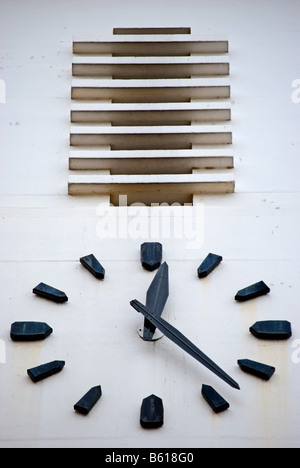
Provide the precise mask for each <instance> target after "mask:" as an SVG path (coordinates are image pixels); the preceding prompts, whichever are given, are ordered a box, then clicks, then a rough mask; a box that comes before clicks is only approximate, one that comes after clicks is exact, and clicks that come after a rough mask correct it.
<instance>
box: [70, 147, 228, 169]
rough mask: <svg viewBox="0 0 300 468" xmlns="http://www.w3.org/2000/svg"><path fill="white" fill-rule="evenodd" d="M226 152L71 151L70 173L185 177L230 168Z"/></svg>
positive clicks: (196, 150) (218, 150) (207, 149)
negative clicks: (92, 172) (73, 171)
mask: <svg viewBox="0 0 300 468" xmlns="http://www.w3.org/2000/svg"><path fill="white" fill-rule="evenodd" d="M230 153H231V152H230V151H229V150H228V149H227V148H223V149H214V148H213V149H211V148H206V149H195V150H162V151H152V150H148V151H147V150H144V151H142V150H141V151H99V150H95V149H89V150H82V149H80V150H71V152H70V157H69V168H70V169H71V170H109V171H110V173H111V174H172V173H173V174H188V173H191V172H192V170H193V169H226V168H230V169H232V168H233V156H232V155H231V154H230Z"/></svg>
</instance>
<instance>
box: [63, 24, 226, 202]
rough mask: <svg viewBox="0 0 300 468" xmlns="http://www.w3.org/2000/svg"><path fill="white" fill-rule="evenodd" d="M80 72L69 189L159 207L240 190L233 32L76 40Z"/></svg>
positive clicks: (132, 31)
mask: <svg viewBox="0 0 300 468" xmlns="http://www.w3.org/2000/svg"><path fill="white" fill-rule="evenodd" d="M72 70H73V83H72V92H71V97H72V108H71V123H72V126H71V134H70V145H71V147H70V161H69V167H70V170H71V171H72V173H71V175H70V179H69V193H70V194H72V195H80V194H82V195H88V194H93V195H95V194H99V195H110V198H111V201H113V202H114V203H115V204H117V199H118V196H119V195H120V194H126V193H127V194H128V199H129V200H130V202H135V201H136V202H141V203H144V204H147V205H150V206H151V200H152V201H153V203H163V202H166V203H168V202H170V201H172V203H174V202H178V203H190V202H192V199H193V195H194V194H197V193H201V194H206V193H232V192H233V191H234V185H235V184H234V179H233V177H232V175H231V174H228V173H227V172H224V171H226V170H227V169H228V168H230V169H232V168H233V165H234V163H233V155H232V151H231V143H232V132H231V127H230V121H231V109H230V82H229V73H230V65H229V55H228V41H227V40H220V39H208V38H198V37H195V36H193V35H192V34H191V30H190V28H180V27H179V28H178V27H176V28H115V29H114V31H113V35H112V36H111V38H110V39H107V38H106V39H101V38H95V39H92V40H91V39H89V40H85V39H82V38H78V39H75V40H74V42H73V66H72ZM198 169H201V171H197V170H198ZM218 170H219V171H218ZM88 171H89V172H88ZM90 171H92V172H90ZM99 171H100V173H99ZM101 171H105V173H104V172H103V173H101ZM203 171H204V172H203ZM195 172H196V173H195ZM166 178H167V179H166ZM176 198H177V200H176Z"/></svg>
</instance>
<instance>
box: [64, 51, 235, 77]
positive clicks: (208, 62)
mask: <svg viewBox="0 0 300 468" xmlns="http://www.w3.org/2000/svg"><path fill="white" fill-rule="evenodd" d="M164 59H165V60H162V58H159V57H155V58H153V57H151V60H150V59H148V60H147V59H145V58H140V57H138V58H137V57H132V58H131V59H130V60H129V59H128V58H126V59H125V58H124V57H118V58H114V57H113V58H112V57H95V56H84V57H81V56H75V57H74V58H73V67H72V71H73V76H91V77H105V76H106V77H107V76H112V77H113V78H115V79H123V78H125V79H159V78H190V77H192V76H209V75H210V76H213V75H228V74H229V63H228V57H227V56H226V55H224V56H218V55H216V56H202V57H181V58H179V57H176V58H175V57H174V59H172V57H170V58H169V59H168V60H166V58H164Z"/></svg>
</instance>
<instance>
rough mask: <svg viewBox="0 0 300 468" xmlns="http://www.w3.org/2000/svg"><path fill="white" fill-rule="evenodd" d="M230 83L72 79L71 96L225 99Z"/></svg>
mask: <svg viewBox="0 0 300 468" xmlns="http://www.w3.org/2000/svg"><path fill="white" fill-rule="evenodd" d="M229 97H230V84H229V81H228V79H225V78H211V79H205V78H198V79H193V78H191V79H189V80H185V79H182V80H177V79H174V80H101V79H98V80H96V79H94V80H92V79H76V78H73V83H72V99H84V100H89V99H90V100H93V99H104V100H112V101H113V102H128V103H130V102H137V103H139V102H189V101H190V100H191V99H227V98H229Z"/></svg>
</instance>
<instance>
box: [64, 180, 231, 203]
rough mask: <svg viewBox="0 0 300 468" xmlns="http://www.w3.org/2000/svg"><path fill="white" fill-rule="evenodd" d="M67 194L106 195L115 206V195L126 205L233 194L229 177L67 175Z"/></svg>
mask: <svg viewBox="0 0 300 468" xmlns="http://www.w3.org/2000/svg"><path fill="white" fill-rule="evenodd" d="M68 187H69V194H70V195H110V196H111V202H112V203H113V204H116V205H118V198H119V195H128V203H132V202H141V203H145V204H146V205H151V203H162V202H166V203H174V202H178V203H190V202H191V201H192V196H193V194H209V193H233V192H234V181H233V178H232V176H231V175H223V174H189V175H184V174H183V175H182V174H180V175H177V174H172V175H125V176H124V175H116V176H113V175H71V176H70V177H69V184H68Z"/></svg>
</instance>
